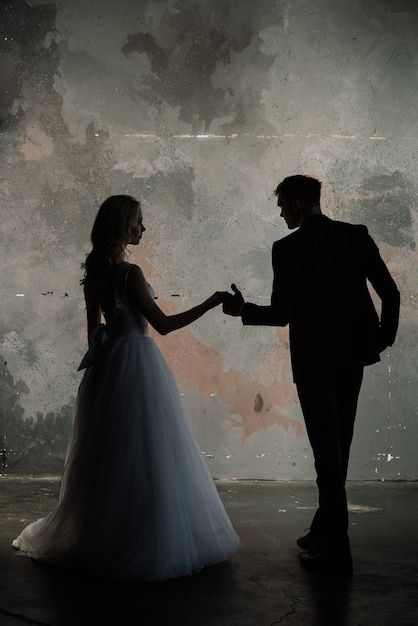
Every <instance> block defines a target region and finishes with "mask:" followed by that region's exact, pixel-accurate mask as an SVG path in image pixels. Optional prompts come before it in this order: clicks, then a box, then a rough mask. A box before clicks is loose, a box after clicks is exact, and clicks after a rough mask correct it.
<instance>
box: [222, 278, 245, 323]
mask: <svg viewBox="0 0 418 626" xmlns="http://www.w3.org/2000/svg"><path fill="white" fill-rule="evenodd" d="M231 289H232V291H233V292H234V295H233V296H232V295H229V296H228V297H226V298H225V300H224V303H223V305H222V311H223V312H224V313H225V314H226V315H234V316H238V315H241V311H242V307H243V306H244V298H243V297H242V293H241V292H240V290H239V289H238V287H237V286H236V285H235V284H234V283H232V285H231Z"/></svg>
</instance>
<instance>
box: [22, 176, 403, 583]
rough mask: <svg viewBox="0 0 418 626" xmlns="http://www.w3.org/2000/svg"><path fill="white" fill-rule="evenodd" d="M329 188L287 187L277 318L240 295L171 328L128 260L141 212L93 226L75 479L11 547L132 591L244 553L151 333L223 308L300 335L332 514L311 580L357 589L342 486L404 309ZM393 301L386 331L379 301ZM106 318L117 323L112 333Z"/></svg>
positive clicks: (109, 209)
mask: <svg viewBox="0 0 418 626" xmlns="http://www.w3.org/2000/svg"><path fill="white" fill-rule="evenodd" d="M320 191H321V183H320V182H319V181H318V180H316V179H314V178H311V177H308V176H302V175H296V176H290V177H287V178H285V179H284V180H283V181H282V182H281V183H280V184H279V185H278V186H277V188H276V192H275V193H276V196H277V204H278V206H279V207H281V214H280V215H281V217H283V218H284V220H285V221H286V224H287V226H288V228H289V229H290V230H294V229H297V230H296V231H295V232H294V233H291V234H290V235H288V236H287V237H284V238H283V239H280V240H279V241H276V242H275V243H274V245H273V250H272V263H273V272H274V280H273V291H272V295H271V304H270V305H269V306H258V305H256V304H252V303H249V302H245V301H244V298H243V296H242V294H241V292H240V291H239V289H238V288H237V287H236V286H235V284H233V285H232V290H233V294H230V293H228V292H215V293H214V294H213V295H212V296H210V297H209V298H208V299H207V300H205V301H204V302H202V303H201V304H199V305H197V306H196V307H193V308H192V309H189V310H187V311H184V312H182V313H177V314H175V315H165V314H164V313H163V311H162V310H161V309H160V308H159V307H158V306H157V304H156V303H155V298H154V293H153V290H152V287H151V286H150V285H149V284H148V283H147V282H146V280H145V277H144V275H143V273H142V271H141V269H140V268H139V267H138V266H137V265H134V264H131V263H128V262H126V260H125V253H126V246H127V245H128V244H133V245H136V244H138V243H139V241H140V239H141V237H142V234H143V232H144V231H145V227H144V225H143V216H142V210H141V207H140V204H139V202H138V201H137V200H135V199H134V198H132V197H130V196H111V197H110V198H108V199H107V200H106V201H105V202H104V203H103V204H102V205H101V207H100V209H99V212H98V214H97V216H96V220H95V223H94V226H93V230H92V234H91V240H92V244H93V249H92V251H91V252H90V254H89V255H88V256H87V258H86V262H85V263H84V264H83V267H84V269H85V277H84V279H83V280H82V281H81V282H82V284H83V285H84V294H85V299H86V308H87V325H88V341H89V350H88V351H87V353H86V355H85V356H84V358H83V360H82V362H81V364H80V367H79V369H84V368H86V369H85V373H84V375H83V378H82V381H81V383H80V387H79V391H78V396H77V410H76V415H75V419H74V424H73V428H72V432H71V436H70V441H69V444H68V449H67V455H66V459H65V465H64V471H63V475H62V480H61V485H60V494H59V505H58V507H57V509H56V510H55V511H53V512H52V513H50V514H49V515H47V516H46V517H44V518H40V519H39V520H37V521H35V522H32V523H31V524H29V525H28V526H26V528H25V529H24V530H23V531H22V533H21V534H20V535H19V537H17V538H16V539H15V540H14V541H13V546H14V547H15V548H17V549H20V550H22V551H24V552H26V553H27V554H28V555H29V556H31V557H33V558H36V559H38V560H44V561H47V562H50V563H53V564H56V565H60V566H64V567H74V568H81V569H84V570H87V571H90V572H92V573H94V574H95V575H98V576H106V577H110V578H116V579H119V580H132V579H139V580H159V579H160V580H161V579H167V578H173V577H178V576H184V575H187V574H193V573H195V572H197V571H199V570H200V569H201V568H202V567H204V566H206V565H210V564H213V563H217V562H221V561H224V560H226V559H227V558H229V557H230V556H231V555H232V554H233V553H234V552H235V551H236V550H237V549H238V548H239V545H240V542H239V539H238V537H237V535H236V533H235V531H234V529H233V528H232V525H231V522H230V520H229V518H228V516H227V514H226V512H225V510H224V508H223V505H222V502H221V500H220V498H219V496H218V494H217V491H216V488H215V486H214V484H213V481H212V479H211V476H210V474H209V471H208V469H207V466H206V464H205V462H204V460H203V458H202V455H201V453H200V450H199V447H198V445H197V443H196V441H195V440H194V437H193V435H192V433H191V431H190V428H189V426H188V423H187V419H186V417H185V415H184V411H183V408H182V405H181V402H180V399H179V394H178V390H177V387H176V383H175V381H174V378H173V376H172V374H171V371H170V370H169V368H168V367H167V365H166V363H165V361H164V359H163V357H162V354H161V353H160V351H159V350H158V347H157V345H156V344H155V342H154V341H153V339H152V338H151V337H150V336H149V334H148V322H149V323H150V324H151V325H152V326H153V327H154V328H155V329H156V330H157V331H158V332H159V333H161V334H167V333H169V332H172V331H173V330H176V329H178V328H182V327H184V326H186V325H188V324H190V323H192V322H193V321H194V320H196V319H198V318H199V317H201V316H202V315H203V314H204V313H205V312H206V311H208V310H209V309H211V308H213V307H215V306H217V305H219V304H222V307H223V311H224V313H225V314H227V315H230V316H239V317H241V320H242V323H243V324H245V325H263V326H286V325H287V324H289V331H290V352H291V362H292V370H293V377H294V382H295V384H296V387H297V391H298V396H299V400H300V405H301V408H302V412H303V416H304V419H305V424H306V430H307V434H308V437H309V441H310V444H311V446H312V450H313V455H314V460H315V469H316V473H317V485H318V491H319V507H318V509H317V511H316V513H315V516H314V518H313V520H312V523H311V526H310V530H309V532H308V534H307V535H305V536H301V537H299V538H298V539H297V544H298V545H299V547H300V548H302V550H303V552H302V553H301V554H300V560H301V563H302V565H303V566H305V567H307V568H311V569H326V570H330V571H332V572H335V573H342V574H344V575H346V574H348V575H350V574H351V573H352V557H351V551H350V544H349V538H348V532H347V530H348V514H347V499H346V492H345V482H346V477H347V467H348V460H349V452H350V445H351V440H352V436H353V427H354V420H355V414H356V408H357V400H358V396H359V391H360V387H361V383H362V378H363V368H364V366H365V365H370V364H373V363H376V362H377V361H379V360H380V357H379V354H380V353H381V352H382V351H383V350H384V349H385V348H387V346H390V345H392V344H393V342H394V340H395V336H396V331H397V327H398V318H399V306H400V297H399V291H398V289H397V287H396V284H395V282H394V281H393V279H392V277H391V276H390V274H389V271H388V269H387V267H386V265H385V263H384V262H383V260H382V258H381V256H380V254H379V250H378V248H377V246H376V244H375V243H374V241H373V239H372V238H371V237H370V235H369V234H368V231H367V228H366V226H363V225H352V224H348V223H344V222H339V221H335V220H332V219H330V218H329V217H326V216H325V215H323V214H322V212H321V208H320ZM367 280H369V281H370V283H371V285H372V286H373V288H374V290H375V291H376V293H377V294H378V296H379V298H380V299H381V301H382V308H381V315H380V320H379V316H378V314H377V312H376V310H375V307H374V305H373V301H372V299H371V296H370V293H369V291H368V287H367ZM102 313H103V315H104V318H105V321H106V324H102V323H101V314H102Z"/></svg>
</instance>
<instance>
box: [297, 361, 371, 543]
mask: <svg viewBox="0 0 418 626" xmlns="http://www.w3.org/2000/svg"><path fill="white" fill-rule="evenodd" d="M362 380H363V367H356V368H353V369H351V370H349V371H344V372H338V371H336V372H334V373H333V375H332V378H331V379H330V380H329V381H327V380H319V379H316V380H315V379H314V378H309V379H306V380H299V381H297V383H296V386H297V390H298V395H299V400H300V404H301V407H302V412H303V416H304V419H305V424H306V430H307V433H308V437H309V441H310V444H311V446H312V450H313V454H314V460H315V470H316V474H317V480H316V483H317V485H318V491H319V508H318V509H317V511H316V513H315V516H314V519H313V521H312V524H311V529H310V532H312V534H313V535H315V536H316V537H317V538H318V539H320V540H324V541H325V542H326V544H327V545H328V546H329V547H330V548H331V549H333V548H335V549H341V548H343V549H344V548H349V540H348V533H347V531H348V512H347V496H346V492H345V481H346V478H347V468H348V459H349V454H350V446H351V441H352V438H353V429H354V420H355V416H356V410H357V400H358V396H359V392H360V387H361V383H362Z"/></svg>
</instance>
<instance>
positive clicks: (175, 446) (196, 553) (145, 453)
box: [13, 262, 240, 580]
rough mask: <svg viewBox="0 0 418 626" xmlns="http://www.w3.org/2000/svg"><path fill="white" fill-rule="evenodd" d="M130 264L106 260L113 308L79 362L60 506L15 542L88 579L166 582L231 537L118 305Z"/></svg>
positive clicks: (188, 436)
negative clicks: (113, 265) (111, 269)
mask: <svg viewBox="0 0 418 626" xmlns="http://www.w3.org/2000/svg"><path fill="white" fill-rule="evenodd" d="M130 267H131V265H130V264H129V263H126V262H124V263H122V264H120V266H118V267H117V268H115V271H114V277H113V282H112V283H111V285H110V287H109V288H108V292H107V295H106V298H107V301H108V302H111V301H112V300H113V306H109V305H108V307H107V312H106V308H105V319H106V325H104V324H102V325H101V326H99V327H98V328H97V329H96V332H95V334H94V341H93V342H92V347H91V348H90V349H89V351H88V352H87V354H86V355H85V357H84V358H83V361H82V363H81V364H80V367H79V369H82V368H84V367H87V369H86V370H85V372H84V375H83V378H82V380H81V383H80V386H79V389H78V394H77V404H76V413H75V417H74V422H73V426H72V431H71V435H70V440H69V443H68V448H67V453H66V458H65V464H64V471H63V475H62V478H61V484H60V490H59V497H58V504H57V507H56V509H55V510H54V511H52V512H51V513H49V514H48V515H47V516H46V517H43V518H40V519H38V520H36V521H34V522H32V523H30V524H29V525H28V526H26V528H24V530H23V531H22V532H21V534H20V535H19V536H18V537H17V538H16V539H15V540H14V541H13V546H14V547H15V548H17V549H19V550H21V551H23V552H25V553H27V555H28V556H30V557H32V558H34V559H37V560H39V561H46V562H49V563H51V564H54V565H58V566H63V567H69V568H74V569H81V570H84V571H88V572H90V573H92V574H94V575H97V576H104V577H109V578H114V579H118V580H134V579H138V580H164V579H168V578H174V577H180V576H184V575H188V574H193V573H195V572H197V571H199V570H200V569H201V568H203V567H204V566H206V565H211V564H215V563H219V562H221V561H224V560H226V559H228V558H229V557H230V556H231V555H232V554H233V553H234V552H235V551H236V550H237V549H238V548H239V545H240V543H239V539H238V536H237V535H236V533H235V531H234V529H233V528H232V525H231V522H230V520H229V518H228V516H227V514H226V512H225V510H224V507H223V505H222V502H221V500H220V498H219V495H218V493H217V490H216V488H215V485H214V483H213V480H212V478H211V475H210V473H209V470H208V468H207V466H206V463H205V461H204V459H203V457H202V454H201V451H200V449H199V446H198V445H197V443H196V441H195V439H194V437H193V434H192V432H191V430H190V427H189V425H188V422H187V419H186V416H185V413H184V410H183V407H182V404H181V401H180V397H179V392H178V389H177V385H176V382H175V379H174V377H173V375H172V373H171V371H170V369H169V368H168V366H167V364H166V362H165V360H164V358H163V356H162V354H161V352H160V350H159V349H158V347H157V345H156V343H155V342H154V340H153V339H152V337H150V336H149V334H148V324H147V321H146V320H145V318H144V317H143V316H142V315H141V313H140V311H139V310H136V309H135V308H134V307H132V306H131V305H130V304H129V303H128V302H127V298H126V293H125V287H126V277H127V274H128V272H129V269H130ZM149 289H150V291H151V292H152V290H151V288H150V287H149ZM112 295H113V298H112Z"/></svg>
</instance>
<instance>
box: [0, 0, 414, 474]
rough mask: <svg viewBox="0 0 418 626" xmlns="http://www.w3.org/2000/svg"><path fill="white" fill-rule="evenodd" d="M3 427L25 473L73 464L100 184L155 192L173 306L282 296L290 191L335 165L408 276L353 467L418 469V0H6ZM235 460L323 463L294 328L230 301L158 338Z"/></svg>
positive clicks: (357, 214) (149, 269) (196, 413)
mask: <svg viewBox="0 0 418 626" xmlns="http://www.w3.org/2000/svg"><path fill="white" fill-rule="evenodd" d="M0 10H1V16H0V29H1V36H0V48H1V52H2V64H1V68H0V76H1V83H2V91H1V96H0V97H1V127H0V132H1V137H0V138H1V156H0V158H1V181H0V185H1V186H0V193H1V196H0V197H1V202H2V210H1V215H2V228H1V232H0V236H1V246H0V255H1V267H2V272H1V275H0V287H1V304H2V306H1V315H0V358H1V359H2V361H0V365H1V364H2V368H1V372H0V381H1V388H2V392H3V393H2V399H1V400H0V402H2V405H3V406H2V407H1V406H0V409H1V410H0V430H1V431H2V433H4V432H6V434H7V437H8V438H7V439H6V447H8V448H12V450H8V451H7V457H8V460H9V467H8V468H7V469H6V470H5V471H7V472H11V471H21V472H25V471H32V472H35V473H43V472H50V471H57V472H59V471H60V469H61V468H62V462H63V456H64V453H65V445H66V441H67V437H68V432H69V428H70V422H71V419H72V416H73V414H74V406H75V397H76V393H77V388H78V385H79V382H80V380H81V373H79V372H77V371H76V368H77V366H78V364H79V361H80V359H81V356H82V355H83V353H84V351H85V347H86V329H85V326H86V324H85V311H84V302H83V298H82V291H81V288H80V287H79V280H80V278H81V276H82V271H81V270H80V263H81V262H82V261H83V260H84V257H85V254H86V253H87V252H88V251H89V249H90V245H89V235H90V230H91V226H92V222H93V219H94V216H95V214H96V211H97V208H98V205H99V203H100V202H101V201H102V200H103V199H105V198H106V197H107V196H108V195H109V194H111V193H130V194H133V195H136V196H137V197H138V198H140V199H141V201H142V204H143V210H144V217H145V220H144V223H145V225H146V227H147V232H146V235H145V237H144V239H143V241H142V242H141V244H140V247H139V248H138V249H132V256H131V257H130V260H131V261H133V262H137V263H139V264H140V265H141V266H142V268H143V270H144V272H145V274H146V276H147V278H148V280H149V281H150V282H151V283H152V284H153V286H154V289H155V291H156V293H157V294H158V296H159V300H158V302H159V304H160V306H161V307H162V308H164V310H165V311H167V312H174V311H180V310H182V309H184V308H187V307H190V306H192V305H194V304H196V303H198V302H199V301H201V300H202V299H204V298H206V297H207V296H208V295H209V294H210V293H211V292H212V291H213V290H216V289H226V288H228V287H229V285H230V283H231V282H232V281H235V282H236V283H237V284H238V285H239V286H240V287H241V288H242V290H243V292H244V295H245V297H246V298H247V299H248V300H250V301H253V302H259V303H267V302H268V301H269V298H270V293H271V282H272V271H271V245H272V243H273V241H274V240H275V239H278V238H280V237H282V236H284V235H285V234H287V231H286V229H285V225H284V224H283V223H282V220H281V219H280V217H279V214H278V209H277V207H276V204H275V198H274V196H273V189H274V188H275V186H276V184H277V183H278V182H279V180H281V179H282V178H283V177H284V176H286V175H289V174H292V173H296V172H300V173H308V174H311V175H314V176H317V177H319V178H320V179H321V180H323V181H324V186H323V189H324V191H323V210H324V212H325V213H326V214H328V215H330V216H332V217H335V218H338V219H343V220H347V221H352V222H355V223H365V224H367V226H368V227H369V230H370V232H371V234H372V235H373V236H374V238H375V240H376V242H377V243H378V245H379V247H380V250H381V253H382V255H383V257H384V259H385V260H386V261H387V263H388V265H389V268H390V270H391V272H392V273H393V276H394V277H395V280H396V281H397V282H398V285H399V287H400V290H401V295H402V312H401V322H400V331H399V336H398V340H397V343H396V345H395V346H394V347H393V348H392V349H391V350H390V351H389V352H387V353H386V354H385V355H384V358H383V360H382V362H381V363H380V364H378V365H376V366H374V367H373V368H368V369H367V372H366V375H365V381H364V385H363V389H362V393H361V401H360V407H359V412H358V419H357V425H356V432H355V440H354V443H353V454H352V462H351V466H350V477H351V478H357V479H378V478H386V479H389V478H395V479H396V478H399V479H406V478H407V479H412V478H414V479H416V478H418V455H417V453H416V446H417V436H418V419H417V418H418V414H417V294H416V285H417V273H418V272H417V268H418V265H417V256H416V246H415V241H416V234H417V192H418V187H417V172H416V168H417V163H416V155H417V145H418V140H417V130H418V106H417V105H418V94H417V88H418V80H417V62H416V59H417V58H418V56H417V54H418V21H417V20H418V4H417V3H416V2H415V1H414V0H368V1H364V0H311V1H307V0H292V1H290V0H289V1H286V0H279V1H274V0H257V2H254V1H253V0H239V1H238V0H236V1H235V2H233V1H232V0H217V1H216V2H215V1H198V0H168V1H162V0H159V1H158V0H154V1H148V2H145V1H144V2H138V0H119V1H118V2H114V1H113V0H92V1H91V2H88V3H86V2H84V1H83V0H57V1H56V2H44V1H39V0H36V1H35V0H32V1H29V0H26V1H25V0H4V1H3V3H2V5H1V9H0ZM157 339H158V343H159V345H160V347H161V349H162V351H163V352H164V354H165V356H166V358H167V360H168V361H169V363H170V365H171V367H172V369H173V371H174V373H175V375H176V378H177V381H178V384H179V387H180V389H181V393H182V397H183V401H184V404H185V407H186V409H187V412H188V415H189V417H190V422H191V424H192V427H193V431H194V433H195V435H196V437H197V438H198V441H199V443H200V444H201V447H202V450H203V452H204V454H205V455H206V459H207V462H208V465H209V467H210V469H211V471H212V474H213V475H214V476H217V477H253V478H254V477H257V478H278V479H306V478H312V477H313V475H314V473H313V463H312V457H311V453H310V449H309V447H308V443H307V438H306V435H305V430H304V426H303V421H302V417H301V412H300V407H299V405H298V402H297V397H296V391H295V387H294V385H293V384H292V378H291V372H290V366H289V350H288V333H287V329H275V328H256V327H246V328H244V327H243V326H242V325H241V323H240V322H239V321H238V320H236V319H232V318H226V317H223V316H222V314H221V313H220V311H216V310H215V311H211V312H210V313H209V314H208V315H207V316H206V317H204V318H202V319H201V320H199V321H198V322H196V323H194V324H193V325H192V326H190V327H189V328H187V329H185V330H182V331H178V332H176V333H174V334H173V335H169V336H166V337H161V338H157Z"/></svg>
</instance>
